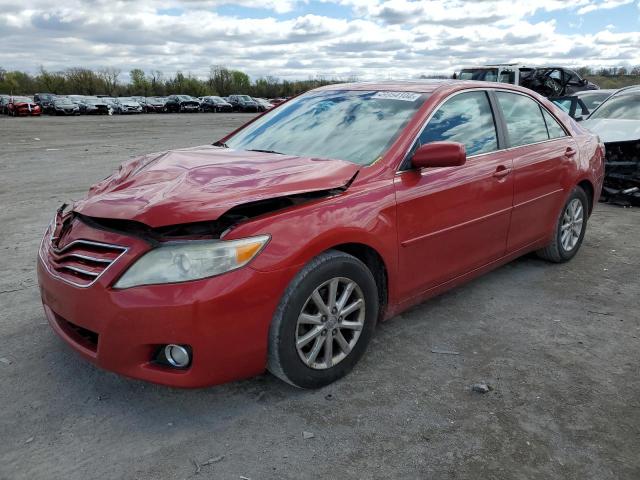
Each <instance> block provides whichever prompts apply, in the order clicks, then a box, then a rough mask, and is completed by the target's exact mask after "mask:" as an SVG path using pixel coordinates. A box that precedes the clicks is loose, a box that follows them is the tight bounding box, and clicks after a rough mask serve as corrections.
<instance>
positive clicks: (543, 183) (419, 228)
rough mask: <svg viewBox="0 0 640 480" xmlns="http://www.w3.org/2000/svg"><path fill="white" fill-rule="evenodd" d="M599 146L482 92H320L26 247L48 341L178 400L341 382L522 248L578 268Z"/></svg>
mask: <svg viewBox="0 0 640 480" xmlns="http://www.w3.org/2000/svg"><path fill="white" fill-rule="evenodd" d="M603 151H604V147H603V145H602V144H601V143H599V140H598V138H597V137H596V136H595V135H593V134H591V133H589V132H587V131H585V130H584V129H582V128H581V127H580V126H579V125H578V124H577V123H575V122H574V121H572V120H571V119H569V117H567V116H566V115H565V114H563V113H562V112H561V111H559V110H558V109H557V108H556V107H554V105H553V104H551V103H550V102H548V101H547V100H545V99H544V98H543V97H541V96H539V95H537V94H535V93H533V92H531V91H530V90H526V89H523V88H520V87H515V86H509V85H498V84H495V83H483V82H462V81H446V82H429V81H424V82H412V83H381V84H373V83H367V84H345V85H331V86H327V87H323V88H319V89H316V90H313V91H310V92H308V93H306V94H304V95H301V96H299V97H297V98H295V99H293V100H291V101H289V102H287V103H284V104H282V105H280V106H278V107H276V108H274V109H273V110H270V111H269V112H266V113H265V114H263V115H261V116H259V117H257V118H256V119H254V120H253V121H251V122H249V123H248V124H246V125H245V126H243V127H241V128H240V129H238V130H236V131H235V132H233V133H231V134H230V135H228V136H227V137H225V138H223V139H222V140H220V141H219V142H216V144H214V145H208V146H203V147H196V148H189V149H184V150H174V151H168V152H165V153H162V154H158V155H148V156H143V157H140V158H137V159H134V160H132V161H130V162H128V163H125V164H124V165H123V166H122V167H121V168H120V170H119V171H118V172H116V173H114V174H113V175H112V176H111V177H108V178H107V179H105V180H103V181H102V182H100V183H98V184H96V185H94V186H93V187H92V188H91V189H90V191H89V193H88V195H87V196H86V197H85V198H84V199H83V200H81V201H78V202H76V203H75V204H74V205H73V206H72V207H71V208H69V209H65V208H64V207H63V208H61V209H60V210H59V211H58V213H57V215H56V217H55V219H54V221H53V222H52V223H51V225H50V227H49V229H48V230H47V232H46V234H45V236H44V238H43V240H42V244H41V247H40V250H39V261H38V277H39V283H40V291H41V294H42V301H43V303H44V308H45V312H46V316H47V317H48V319H49V322H50V324H51V326H52V327H53V329H54V330H55V331H56V332H57V333H58V335H60V336H61V337H62V338H63V339H64V340H65V341H66V342H67V343H68V344H69V345H71V346H72V347H73V348H74V349H75V350H77V351H78V352H79V353H80V354H81V355H82V356H84V357H85V358H86V359H88V360H89V361H91V362H93V363H95V364H97V365H99V366H101V367H103V368H105V369H108V370H112V371H115V372H118V373H121V374H123V375H127V376H130V377H135V378H140V379H144V380H148V381H151V382H157V383H161V384H165V385H172V386H179V387H197V386H204V385H212V384H219V383H222V382H228V381H231V380H236V379H240V378H246V377H250V376H253V375H257V374H259V373H261V372H263V371H264V370H265V369H268V370H269V371H270V372H271V373H273V374H274V375H276V376H278V377H279V378H281V379H283V380H285V381H287V382H289V383H291V384H293V385H296V386H299V387H305V388H315V387H320V386H323V385H326V384H328V383H330V382H333V381H335V380H336V379H338V378H340V377H342V376H343V375H345V374H346V373H347V372H349V370H351V368H352V367H353V366H354V365H355V363H356V362H357V361H358V360H359V359H360V358H361V357H362V355H363V354H364V352H365V349H366V348H367V344H368V343H369V341H370V339H371V336H372V335H373V333H374V329H375V327H376V324H377V322H378V321H382V320H385V319H388V318H390V317H392V316H394V315H397V314H398V313H399V312H401V311H403V310H405V309H407V308H409V307H410V306H412V305H414V304H417V303H419V302H422V301H424V300H425V299H427V298H429V297H432V296H434V295H436V294H438V293H440V292H443V291H445V290H448V289H450V288H453V287H455V286H456V285H459V284H461V283H463V282H466V281H468V280H470V279H471V278H474V277H477V276H478V275H480V274H482V273H484V272H487V271H489V270H491V269H494V268H496V267H498V266H499V265H502V264H504V263H506V262H509V261H510V260H512V259H514V258H516V257H519V256H521V255H524V254H525V253H528V252H531V251H537V252H538V253H539V254H540V256H541V257H543V258H545V259H547V260H549V261H552V262H565V261H567V260H570V259H571V258H572V257H573V256H574V255H576V253H577V251H578V249H579V248H580V245H581V243H582V240H583V237H584V234H585V230H586V226H587V220H588V218H589V215H590V213H591V211H592V209H593V207H594V204H595V201H596V199H597V198H598V196H599V195H600V190H601V188H602V180H603V173H604V169H603Z"/></svg>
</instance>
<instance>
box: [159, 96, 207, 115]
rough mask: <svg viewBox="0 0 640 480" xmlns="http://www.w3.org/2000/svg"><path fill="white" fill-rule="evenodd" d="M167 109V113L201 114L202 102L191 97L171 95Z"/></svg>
mask: <svg viewBox="0 0 640 480" xmlns="http://www.w3.org/2000/svg"><path fill="white" fill-rule="evenodd" d="M165 107H166V109H167V112H177V113H178V112H179V113H183V112H199V111H200V102H199V101H198V99H196V98H193V97H191V96H189V95H170V96H169V97H168V98H167V103H166V104H165Z"/></svg>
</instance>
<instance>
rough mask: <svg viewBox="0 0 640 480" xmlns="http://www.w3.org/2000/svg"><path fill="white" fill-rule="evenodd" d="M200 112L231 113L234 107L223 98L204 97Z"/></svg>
mask: <svg viewBox="0 0 640 480" xmlns="http://www.w3.org/2000/svg"><path fill="white" fill-rule="evenodd" d="M200 110H202V111H203V112H231V111H233V105H231V104H230V103H229V102H226V101H225V100H223V99H222V98H221V97H218V96H215V95H211V96H208V97H202V103H200Z"/></svg>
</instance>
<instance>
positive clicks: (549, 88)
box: [520, 67, 600, 97]
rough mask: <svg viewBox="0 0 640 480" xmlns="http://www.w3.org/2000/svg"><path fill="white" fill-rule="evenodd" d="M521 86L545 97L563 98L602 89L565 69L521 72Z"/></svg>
mask: <svg viewBox="0 0 640 480" xmlns="http://www.w3.org/2000/svg"><path fill="white" fill-rule="evenodd" d="M520 85H522V86H523V87H526V88H530V89H531V90H533V91H534V92H538V93H539V94H541V95H544V96H545V97H562V96H567V95H573V94H574V93H576V92H580V91H583V90H598V89H599V88H600V87H598V85H596V84H595V83H591V82H590V81H589V80H587V79H585V78H582V77H581V76H580V75H579V74H578V73H577V72H576V71H574V70H570V69H568V68H565V67H538V68H534V69H530V71H528V72H526V73H525V72H521V75H520Z"/></svg>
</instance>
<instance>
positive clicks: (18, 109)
mask: <svg viewBox="0 0 640 480" xmlns="http://www.w3.org/2000/svg"><path fill="white" fill-rule="evenodd" d="M7 113H8V114H9V115H12V116H14V117H28V116H32V117H39V116H40V114H41V113H42V109H41V108H40V106H39V105H37V104H35V103H33V102H21V101H17V102H14V101H13V99H12V98H11V99H9V103H8V104H7Z"/></svg>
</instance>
